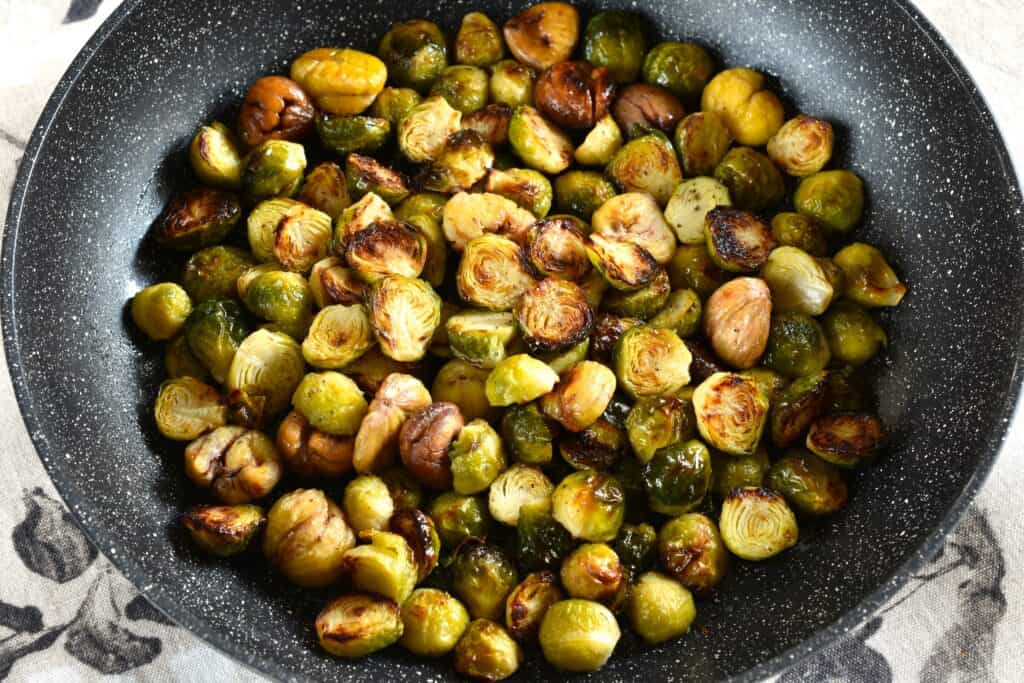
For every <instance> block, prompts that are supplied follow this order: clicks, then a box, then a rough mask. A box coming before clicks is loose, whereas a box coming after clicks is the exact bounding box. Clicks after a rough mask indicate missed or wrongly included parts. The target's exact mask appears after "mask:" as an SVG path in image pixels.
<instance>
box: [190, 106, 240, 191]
mask: <svg viewBox="0 0 1024 683" xmlns="http://www.w3.org/2000/svg"><path fill="white" fill-rule="evenodd" d="M239 147H240V145H239V144H238V140H236V139H235V136H234V135H233V134H232V133H231V130H230V129H229V128H228V127H227V126H225V125H224V124H223V123H221V122H220V121H214V122H213V123H211V124H210V125H208V126H203V127H201V128H200V129H199V132H198V133H196V134H195V137H193V138H192V143H191V144H190V145H189V148H188V152H189V161H191V162H192V170H193V171H195V173H196V175H197V176H199V180H200V181H201V182H203V183H205V184H206V185H210V186H211V187H222V188H224V189H226V190H238V189H239V188H241V186H242V154H241V151H240V149H239Z"/></svg>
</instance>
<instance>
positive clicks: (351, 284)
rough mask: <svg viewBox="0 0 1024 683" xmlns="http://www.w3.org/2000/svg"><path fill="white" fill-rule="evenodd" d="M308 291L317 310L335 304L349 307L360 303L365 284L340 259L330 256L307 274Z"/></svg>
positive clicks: (315, 265)
mask: <svg viewBox="0 0 1024 683" xmlns="http://www.w3.org/2000/svg"><path fill="white" fill-rule="evenodd" d="M309 289H310V291H311V292H312V293H313V301H314V302H316V305H317V307H318V308H327V307H328V306H334V305H337V304H340V305H342V306H351V305H353V304H359V303H362V301H363V295H364V294H365V292H366V283H365V282H363V281H362V280H361V279H360V278H359V276H358V275H356V273H355V271H353V270H352V269H351V268H346V267H345V266H344V263H343V262H342V260H341V259H340V258H337V257H336V256H330V257H328V258H325V259H323V260H322V261H317V262H316V263H315V264H314V265H313V270H312V271H310V273H309Z"/></svg>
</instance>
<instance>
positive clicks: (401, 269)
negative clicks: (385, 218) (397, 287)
mask: <svg viewBox="0 0 1024 683" xmlns="http://www.w3.org/2000/svg"><path fill="white" fill-rule="evenodd" d="M345 262H346V263H347V264H348V266H349V268H351V269H352V270H354V271H355V272H356V274H357V275H359V277H361V278H362V279H363V280H364V281H366V282H367V283H369V284H373V283H374V282H377V281H378V280H382V279H383V278H385V277H387V276H389V275H401V276H403V277H407V278H415V277H418V276H419V275H420V273H422V272H423V267H424V265H425V264H426V262H427V238H426V237H425V236H424V235H423V233H422V232H420V231H419V230H417V229H416V228H414V227H413V226H411V225H409V224H408V223H374V224H372V225H371V226H370V227H368V228H367V229H365V230H360V231H359V232H357V233H356V234H355V235H353V236H352V239H350V240H349V242H348V246H347V247H346V248H345Z"/></svg>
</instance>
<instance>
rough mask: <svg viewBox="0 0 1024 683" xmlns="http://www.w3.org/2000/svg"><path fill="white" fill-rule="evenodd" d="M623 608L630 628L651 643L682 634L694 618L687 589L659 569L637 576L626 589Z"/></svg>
mask: <svg viewBox="0 0 1024 683" xmlns="http://www.w3.org/2000/svg"><path fill="white" fill-rule="evenodd" d="M627 611H628V613H629V623H630V625H631V626H632V627H633V630H634V631H636V632H637V634H638V635H639V636H640V637H641V638H643V639H644V641H645V642H647V643H649V644H651V645H658V644H661V643H664V642H666V641H669V640H672V639H673V638H678V637H679V636H681V635H683V634H685V633H686V632H687V631H689V630H690V624H692V623H693V620H694V619H696V618H697V608H696V607H695V606H694V604H693V596H692V595H691V594H690V591H688V590H687V589H686V587H685V586H683V585H682V584H680V583H679V582H678V581H676V580H675V579H672V578H669V577H668V576H665V575H664V574H662V573H660V572H646V573H644V574H643V575H641V576H640V578H639V579H638V580H637V582H636V585H634V586H633V589H632V591H631V592H630V595H629V606H628V608H627Z"/></svg>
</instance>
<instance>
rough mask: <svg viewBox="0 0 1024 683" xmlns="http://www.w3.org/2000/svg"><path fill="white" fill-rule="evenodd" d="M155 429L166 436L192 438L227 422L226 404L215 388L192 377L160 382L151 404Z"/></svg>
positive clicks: (169, 437) (182, 439) (186, 439)
mask: <svg viewBox="0 0 1024 683" xmlns="http://www.w3.org/2000/svg"><path fill="white" fill-rule="evenodd" d="M153 417H154V418H155V419H156V426H157V429H158V430H159V431H160V433H161V434H163V435H164V436H165V437H167V438H168V439H174V440H176V441H192V440H193V439H198V438H199V437H200V436H202V435H203V434H205V433H206V432H209V431H212V430H214V429H216V428H217V427H223V426H224V425H225V424H226V423H227V417H228V413H227V406H226V405H225V404H224V399H223V398H222V397H221V395H220V392H219V391H217V389H216V388H214V387H211V386H210V385H209V384H206V383H205V382H202V381H200V380H198V379H195V378H194V377H179V378H177V379H169V380H167V381H165V382H164V383H163V384H161V385H160V393H159V394H157V397H156V405H155V406H154V408H153Z"/></svg>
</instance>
